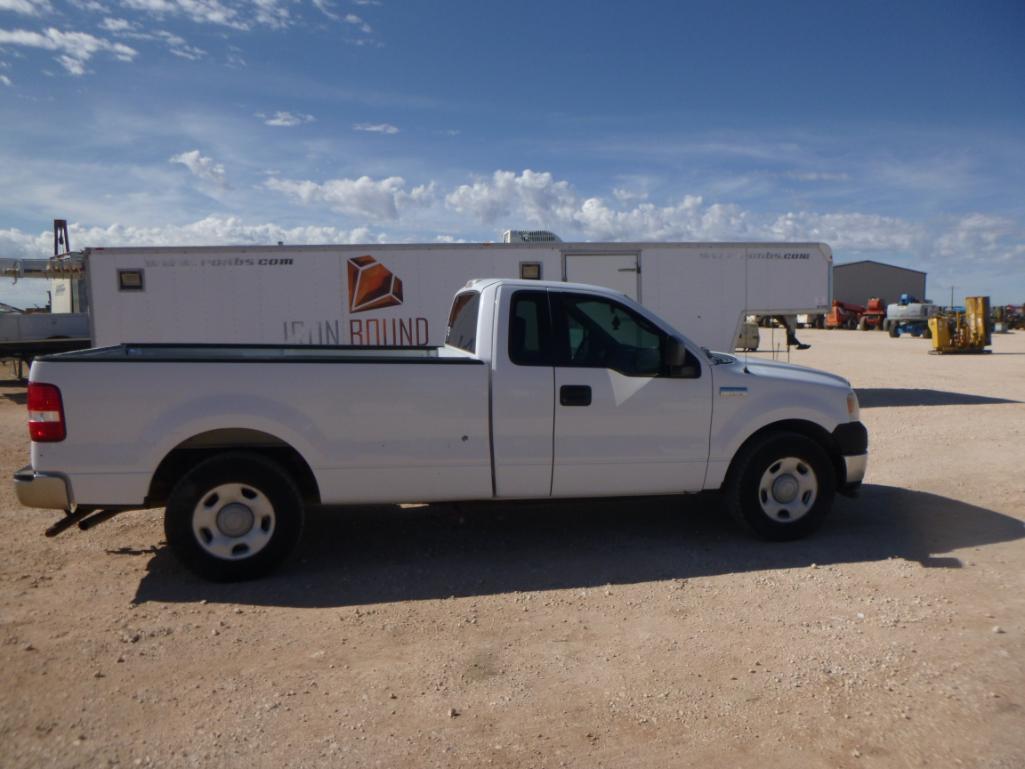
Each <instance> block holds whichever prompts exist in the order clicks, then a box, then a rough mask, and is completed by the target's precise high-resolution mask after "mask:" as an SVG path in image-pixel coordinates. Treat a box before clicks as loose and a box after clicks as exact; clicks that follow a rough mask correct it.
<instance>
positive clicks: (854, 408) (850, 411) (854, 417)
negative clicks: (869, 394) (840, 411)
mask: <svg viewBox="0 0 1025 769" xmlns="http://www.w3.org/2000/svg"><path fill="white" fill-rule="evenodd" d="M847 416H849V417H850V418H851V421H852V422H857V421H858V419H860V418H861V408H860V407H859V406H858V396H857V395H856V394H855V393H854V390H851V391H850V392H849V393H847Z"/></svg>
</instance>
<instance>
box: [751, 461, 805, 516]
mask: <svg viewBox="0 0 1025 769" xmlns="http://www.w3.org/2000/svg"><path fill="white" fill-rule="evenodd" d="M818 492H819V482H818V478H817V477H816V476H815V471H814V470H813V469H812V466H811V465H809V464H808V463H807V462H805V461H804V460H803V459H799V458H797V457H784V458H782V459H778V460H776V461H775V462H773V463H772V464H771V465H769V466H768V467H767V468H766V469H765V472H764V473H762V478H761V481H760V482H759V483H758V501H759V503H760V504H761V506H762V512H764V513H765V514H766V515H767V516H769V518H771V519H772V520H774V521H777V522H779V523H793V522H794V521H796V520H799V519H800V518H803V517H804V516H805V515H807V513H808V511H809V510H811V509H812V507H813V506H814V505H815V500H816V499H817V498H818Z"/></svg>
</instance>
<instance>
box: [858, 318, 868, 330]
mask: <svg viewBox="0 0 1025 769" xmlns="http://www.w3.org/2000/svg"><path fill="white" fill-rule="evenodd" d="M858 331H868V318H861V319H860V320H859V321H858Z"/></svg>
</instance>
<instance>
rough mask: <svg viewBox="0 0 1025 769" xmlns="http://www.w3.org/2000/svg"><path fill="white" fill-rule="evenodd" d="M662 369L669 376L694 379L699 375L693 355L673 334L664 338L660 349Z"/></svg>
mask: <svg viewBox="0 0 1025 769" xmlns="http://www.w3.org/2000/svg"><path fill="white" fill-rule="evenodd" d="M662 365H663V367H664V371H665V372H666V373H667V374H668V375H669V376H671V377H676V378H679V379H695V378H696V377H698V376H700V375H701V369H700V367H699V366H698V364H697V361H695V360H693V356H692V355H691V354H690V353H688V352H687V348H686V347H684V346H683V342H682V341H680V340H679V339H677V338H676V337H675V336H671V337H668V338H667V339H666V343H665V347H664V348H663V350H662Z"/></svg>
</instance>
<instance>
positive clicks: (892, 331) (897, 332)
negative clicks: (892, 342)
mask: <svg viewBox="0 0 1025 769" xmlns="http://www.w3.org/2000/svg"><path fill="white" fill-rule="evenodd" d="M886 330H887V331H889V332H890V336H891V337H893V338H894V339H896V338H897V337H898V336H900V329H899V328H898V326H897V324H896V323H891V324H890V325H889V326H887V328H886Z"/></svg>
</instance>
